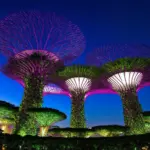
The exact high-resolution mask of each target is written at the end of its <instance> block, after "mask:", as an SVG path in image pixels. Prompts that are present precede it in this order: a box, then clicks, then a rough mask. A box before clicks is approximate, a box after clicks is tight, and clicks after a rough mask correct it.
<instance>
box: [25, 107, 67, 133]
mask: <svg viewBox="0 0 150 150" xmlns="http://www.w3.org/2000/svg"><path fill="white" fill-rule="evenodd" d="M28 112H29V114H33V115H34V116H35V118H36V122H37V124H38V127H39V128H40V131H39V136H47V133H48V130H49V128H50V127H51V126H52V125H53V124H54V123H56V122H58V121H61V120H64V119H66V118H67V116H66V115H65V114H64V113H62V112H60V111H58V110H56V109H51V108H30V109H28Z"/></svg>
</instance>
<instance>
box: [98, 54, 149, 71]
mask: <svg viewBox="0 0 150 150" xmlns="http://www.w3.org/2000/svg"><path fill="white" fill-rule="evenodd" d="M149 64H150V58H128V57H126V58H120V59H117V60H115V61H113V62H108V63H106V64H104V65H103V66H102V67H101V68H100V70H101V72H103V73H118V72H124V71H138V70H144V69H145V68H146V67H147V66H148V65H149Z"/></svg>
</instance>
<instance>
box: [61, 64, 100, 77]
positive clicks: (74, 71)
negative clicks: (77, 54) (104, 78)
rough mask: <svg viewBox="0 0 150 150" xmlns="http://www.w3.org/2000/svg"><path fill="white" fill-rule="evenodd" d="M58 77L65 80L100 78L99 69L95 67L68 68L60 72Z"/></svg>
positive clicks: (77, 66) (78, 66)
mask: <svg viewBox="0 0 150 150" xmlns="http://www.w3.org/2000/svg"><path fill="white" fill-rule="evenodd" d="M58 75H59V76H60V77H62V78H65V79H69V78H73V77H86V78H96V77H98V76H99V69H98V68H96V67H95V66H81V65H73V66H66V67H65V68H64V70H62V71H60V72H58Z"/></svg>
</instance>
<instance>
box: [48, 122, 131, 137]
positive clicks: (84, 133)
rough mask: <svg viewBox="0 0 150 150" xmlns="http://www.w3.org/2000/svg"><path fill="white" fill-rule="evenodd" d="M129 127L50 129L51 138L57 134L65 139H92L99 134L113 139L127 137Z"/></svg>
mask: <svg viewBox="0 0 150 150" xmlns="http://www.w3.org/2000/svg"><path fill="white" fill-rule="evenodd" d="M128 129H129V128H128V127H125V126H119V125H108V126H95V127H92V128H91V129H88V128H56V129H50V130H49V134H50V135H51V136H53V135H55V134H59V135H62V136H63V137H66V138H68V137H90V136H93V135H95V134H99V136H102V137H112V136H120V135H125V134H126V132H127V131H128Z"/></svg>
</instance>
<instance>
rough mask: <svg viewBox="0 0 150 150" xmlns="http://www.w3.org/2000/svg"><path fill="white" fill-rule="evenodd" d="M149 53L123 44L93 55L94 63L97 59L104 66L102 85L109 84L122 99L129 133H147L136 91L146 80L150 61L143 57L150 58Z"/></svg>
mask: <svg viewBox="0 0 150 150" xmlns="http://www.w3.org/2000/svg"><path fill="white" fill-rule="evenodd" d="M135 50H136V51H135ZM143 50H144V51H143ZM146 50H147V51H146ZM148 50H149V48H148V47H145V46H144V45H141V46H140V45H139V46H133V47H132V46H127V45H124V46H122V47H121V46H118V47H117V46H106V47H101V48H99V49H96V54H93V52H92V54H93V60H94V61H95V62H96V60H97V65H101V64H103V65H102V66H101V68H100V70H101V73H102V74H101V75H102V76H101V80H102V82H103V83H104V84H105V85H108V88H109V84H110V85H111V86H112V88H113V90H115V91H116V92H117V93H118V94H119V95H120V96H121V99H122V103H123V112H124V121H125V125H126V126H129V127H130V131H129V134H142V133H144V132H145V123H144V120H143V115H142V108H141V106H140V104H139V101H138V97H137V93H136V91H137V89H138V87H139V85H140V83H141V81H142V79H143V81H146V79H147V75H146V70H147V67H148V66H149V63H150V59H149V58H144V57H148V56H150V55H148V53H147V52H148ZM103 51H106V52H107V54H108V55H104V57H103V53H101V52H103ZM114 51H115V53H116V55H114V54H115V53H114ZM98 52H99V55H98ZM128 52H130V53H128ZM142 52H143V53H142ZM105 54H106V53H105ZM108 56H109V57H108ZM89 57H91V56H90V55H89ZM111 57H112V59H111ZM88 60H89V58H88Z"/></svg>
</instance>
